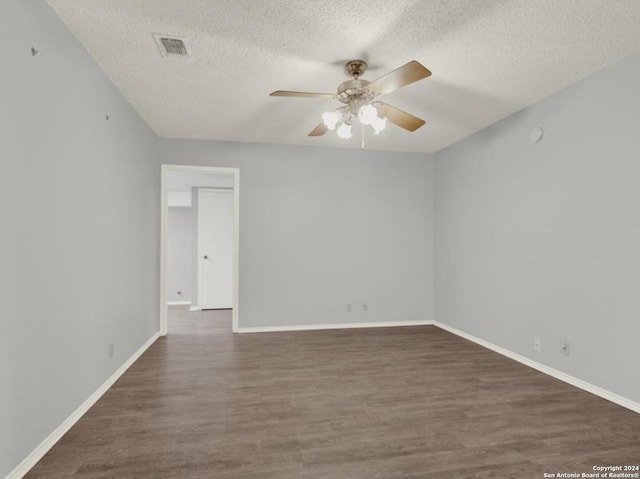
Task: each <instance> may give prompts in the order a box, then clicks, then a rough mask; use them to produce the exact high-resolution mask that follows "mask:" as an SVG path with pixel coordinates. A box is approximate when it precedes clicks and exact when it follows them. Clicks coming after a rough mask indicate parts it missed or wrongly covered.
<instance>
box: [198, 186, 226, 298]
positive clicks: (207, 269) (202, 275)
mask: <svg viewBox="0 0 640 479" xmlns="http://www.w3.org/2000/svg"><path fill="white" fill-rule="evenodd" d="M232 275H233V191H232V190H216V189H200V190H198V283H199V288H198V289H199V291H198V293H199V295H198V303H199V306H200V308H201V309H223V308H231V307H232V305H233V299H232V284H233V279H232Z"/></svg>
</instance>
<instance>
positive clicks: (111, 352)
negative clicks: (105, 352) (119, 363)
mask: <svg viewBox="0 0 640 479" xmlns="http://www.w3.org/2000/svg"><path fill="white" fill-rule="evenodd" d="M114 351H115V347H114V344H113V343H109V359H113V353H114Z"/></svg>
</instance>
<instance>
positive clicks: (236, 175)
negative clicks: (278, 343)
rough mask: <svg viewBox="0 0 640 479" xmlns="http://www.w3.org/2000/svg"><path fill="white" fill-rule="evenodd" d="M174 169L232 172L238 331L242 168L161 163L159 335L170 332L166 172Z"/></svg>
mask: <svg viewBox="0 0 640 479" xmlns="http://www.w3.org/2000/svg"><path fill="white" fill-rule="evenodd" d="M171 171H197V172H200V173H212V174H218V175H220V174H225V175H229V174H231V175H233V266H232V268H233V272H232V281H233V285H232V307H233V312H232V316H233V321H232V328H233V332H234V333H235V332H237V331H238V324H239V315H238V297H239V286H240V281H239V272H240V267H239V264H240V263H239V249H240V248H239V246H240V238H239V231H240V169H239V168H226V167H219V166H186V165H161V169H160V201H161V205H160V335H161V336H166V334H167V308H168V306H167V292H166V291H165V290H166V288H165V279H166V278H165V274H166V271H167V268H166V258H167V241H166V234H167V214H168V211H169V201H168V196H169V190H168V188H167V174H168V173H169V172H171Z"/></svg>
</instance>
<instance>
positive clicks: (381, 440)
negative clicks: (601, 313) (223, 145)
mask: <svg viewBox="0 0 640 479" xmlns="http://www.w3.org/2000/svg"><path fill="white" fill-rule="evenodd" d="M230 323H231V315H230V312H228V311H217V312H215V311H214V312H208V313H199V314H198V313H188V312H175V311H174V312H173V313H172V314H171V317H170V334H169V336H168V337H166V338H161V339H159V340H158V341H157V342H156V343H155V344H154V345H153V346H151V348H149V350H148V351H147V352H146V353H145V354H144V355H143V356H142V357H141V358H140V359H139V360H138V361H137V362H136V363H135V364H134V365H133V366H132V367H131V368H130V369H129V370H128V371H127V372H126V373H125V374H124V375H123V376H122V378H121V379H120V380H119V381H118V382H117V383H116V384H115V385H114V386H113V387H112V388H111V389H110V390H109V391H108V392H107V393H106V394H105V395H104V396H103V398H102V399H100V401H99V402H98V403H97V404H96V405H95V406H94V407H93V408H92V409H91V410H90V411H89V412H88V413H87V414H86V415H85V416H84V417H83V418H82V419H81V420H80V421H79V422H78V423H77V424H76V425H75V426H74V427H73V428H72V429H71V430H70V431H69V433H68V434H67V435H66V436H65V437H64V438H63V439H62V440H61V441H60V442H59V443H58V444H57V445H56V446H55V447H54V448H53V449H52V450H51V451H50V452H49V453H48V454H47V455H46V456H45V457H44V458H43V459H42V460H41V461H40V463H38V465H36V467H35V468H34V469H33V470H32V471H31V472H30V473H29V475H28V476H27V477H29V478H47V479H51V478H79V479H80V478H82V479H97V478H198V479H200V478H219V479H231V478H234V479H294V478H295V479H298V478H300V479H309V478H315V479H320V478H322V479H355V478H358V479H360V478H361V479H365V478H366V479H373V478H380V479H400V478H402V479H409V478H412V479H418V478H424V479H427V478H434V479H435V478H439V479H443V478H457V479H458V478H542V477H543V474H544V473H545V472H547V473H558V472H569V473H571V472H573V473H582V472H593V469H592V468H593V466H597V465H624V464H639V463H640V415H638V414H635V413H633V412H631V411H628V410H626V409H623V408H621V407H619V406H616V405H614V404H612V403H609V402H607V401H605V400H603V399H600V398H598V397H595V396H592V395H591V394H588V393H586V392H583V391H580V390H578V389H575V388H573V387H571V386H569V385H567V384H564V383H562V382H560V381H557V380H555V379H552V378H550V377H547V376H545V375H543V374H541V373H539V372H537V371H535V370H533V369H530V368H527V367H525V366H523V365H520V364H518V363H516V362H514V361H511V360H509V359H506V358H504V357H502V356H500V355H498V354H496V353H493V352H491V351H488V350H486V349H483V348H482V347H480V346H477V345H475V344H473V343H470V342H468V341H465V340H463V339H460V338H458V337H456V336H454V335H452V334H449V333H447V332H445V331H442V330H440V329H438V328H436V327H432V326H425V327H404V328H379V329H361V330H333V331H313V332H291V333H260V334H245V335H235V336H234V335H233V334H231V331H230Z"/></svg>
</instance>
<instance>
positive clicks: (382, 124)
mask: <svg viewBox="0 0 640 479" xmlns="http://www.w3.org/2000/svg"><path fill="white" fill-rule="evenodd" d="M371 126H372V127H373V134H374V135H377V134H378V133H380V132H381V131H382V130H384V129H385V128H386V127H387V118H386V117H384V118H376V119H375V120H374V121H373V123H372V124H371Z"/></svg>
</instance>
